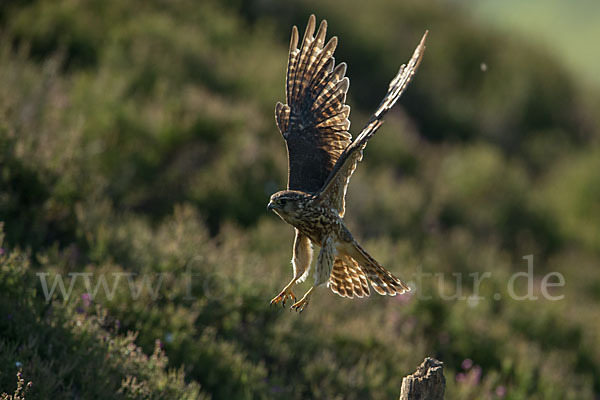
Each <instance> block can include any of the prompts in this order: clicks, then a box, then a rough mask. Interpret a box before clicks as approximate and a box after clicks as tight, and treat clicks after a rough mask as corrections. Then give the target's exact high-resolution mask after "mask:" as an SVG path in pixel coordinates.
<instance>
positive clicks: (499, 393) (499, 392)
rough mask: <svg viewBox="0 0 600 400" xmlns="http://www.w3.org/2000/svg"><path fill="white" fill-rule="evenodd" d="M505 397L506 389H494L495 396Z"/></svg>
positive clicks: (502, 387) (500, 387)
mask: <svg viewBox="0 0 600 400" xmlns="http://www.w3.org/2000/svg"><path fill="white" fill-rule="evenodd" d="M505 395H506V387H505V386H504V385H498V387H497V388H496V396H498V397H504V396H505Z"/></svg>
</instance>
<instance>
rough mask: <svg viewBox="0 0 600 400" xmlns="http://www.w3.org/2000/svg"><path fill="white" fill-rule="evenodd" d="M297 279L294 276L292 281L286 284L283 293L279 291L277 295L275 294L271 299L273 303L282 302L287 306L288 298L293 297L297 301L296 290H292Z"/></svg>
mask: <svg viewBox="0 0 600 400" xmlns="http://www.w3.org/2000/svg"><path fill="white" fill-rule="evenodd" d="M296 280H297V278H296V277H294V278H293V279H292V280H291V281H290V283H288V284H287V285H286V287H284V288H283V290H282V291H281V293H279V294H278V295H277V296H275V297H274V298H273V300H271V305H273V304H278V303H280V302H281V304H282V305H283V306H284V307H285V302H286V300H287V299H288V298H290V299H292V300H293V301H294V302H295V301H296V296H295V295H294V292H292V286H293V285H294V283H296Z"/></svg>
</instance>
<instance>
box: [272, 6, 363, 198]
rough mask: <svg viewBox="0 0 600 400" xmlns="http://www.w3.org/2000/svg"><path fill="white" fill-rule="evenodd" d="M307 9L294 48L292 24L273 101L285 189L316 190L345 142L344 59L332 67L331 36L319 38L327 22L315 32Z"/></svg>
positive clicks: (295, 33)
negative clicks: (284, 156)
mask: <svg viewBox="0 0 600 400" xmlns="http://www.w3.org/2000/svg"><path fill="white" fill-rule="evenodd" d="M315 24H316V19H315V16H314V15H311V16H310V18H309V20H308V26H307V27H306V32H305V33H304V39H303V40H302V45H301V47H300V49H298V48H297V45H298V29H297V28H296V27H295V26H294V28H293V29H292V39H291V42H290V53H289V59H288V66H287V79H286V101H287V104H285V105H284V104H281V103H277V105H276V107H275V119H276V121H277V126H278V127H279V130H280V131H281V134H282V135H283V137H284V139H285V141H286V144H287V151H288V189H292V190H300V191H303V192H308V193H316V192H317V191H319V189H321V188H322V187H323V184H324V183H325V180H326V179H327V177H328V176H329V175H330V173H331V171H332V170H333V168H334V166H335V164H336V162H337V160H338V158H339V157H340V155H341V154H342V152H343V151H344V149H345V148H346V147H347V146H348V145H349V144H350V142H351V139H352V136H351V135H350V134H349V133H348V129H349V128H350V121H349V120H348V116H349V115H350V107H349V106H347V105H345V104H344V103H345V101H346V92H347V91H348V85H349V80H348V78H345V77H344V74H345V73H346V64H345V63H341V64H339V65H338V66H337V67H335V68H334V64H335V60H334V58H333V52H334V50H335V47H336V46H337V38H336V37H333V38H331V40H329V42H327V44H325V33H326V31H327V22H326V21H325V20H324V21H323V22H321V25H320V26H319V30H318V31H317V35H316V36H313V34H314V32H315Z"/></svg>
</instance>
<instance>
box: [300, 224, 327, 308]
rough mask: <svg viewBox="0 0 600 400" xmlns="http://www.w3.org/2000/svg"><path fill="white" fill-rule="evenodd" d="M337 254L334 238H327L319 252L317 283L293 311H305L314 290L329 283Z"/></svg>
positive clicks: (316, 270)
mask: <svg viewBox="0 0 600 400" xmlns="http://www.w3.org/2000/svg"><path fill="white" fill-rule="evenodd" d="M335 254H336V250H335V244H334V238H333V236H327V237H326V238H325V239H324V240H323V245H322V246H321V251H320V252H319V257H318V258H317V264H316V266H315V283H314V285H313V286H312V287H311V288H310V289H308V291H307V292H306V294H305V295H304V296H303V297H302V299H300V301H298V302H296V303H294V304H293V305H292V309H294V310H296V311H298V312H302V311H304V309H305V308H306V306H307V305H308V301H309V300H310V296H311V294H312V292H313V290H314V289H315V288H316V287H317V286H319V285H322V284H324V283H327V281H329V277H330V276H331V270H332V269H333V260H334V259H335Z"/></svg>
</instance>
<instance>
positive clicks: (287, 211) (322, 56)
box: [267, 15, 427, 312]
mask: <svg viewBox="0 0 600 400" xmlns="http://www.w3.org/2000/svg"><path fill="white" fill-rule="evenodd" d="M315 27H316V19H315V16H314V15H311V16H310V18H309V20H308V26H307V28H306V31H305V32H304V38H303V39H302V43H301V45H300V48H298V29H297V28H296V26H294V27H293V29H292V39H291V41H290V50H289V58H288V64H287V77H286V101H287V104H282V103H280V102H278V103H277V105H276V107H275V119H276V122H277V127H278V128H279V131H280V132H281V134H282V135H283V138H284V139H285V142H286V145H287V152H288V185H287V190H282V191H279V192H277V193H275V194H273V195H272V196H271V199H270V202H269V204H268V206H267V209H268V210H272V211H274V212H275V213H276V214H277V215H279V217H281V219H283V220H284V221H285V222H287V223H288V224H290V225H292V226H293V227H294V228H295V233H296V237H295V239H294V247H293V254H292V266H293V273H294V276H293V278H292V280H291V281H290V282H289V284H288V285H286V286H285V288H284V289H283V290H282V291H281V293H279V295H277V296H276V297H275V298H274V299H273V300H271V304H277V303H279V302H282V304H283V305H284V306H285V302H286V300H287V299H291V300H293V301H294V304H293V305H292V309H294V310H296V311H300V312H301V311H302V310H304V308H305V307H306V305H307V304H308V302H309V300H310V296H311V294H312V293H313V290H314V288H315V287H317V286H320V285H323V284H327V285H328V286H329V287H330V288H331V290H332V291H333V292H334V293H337V294H339V295H340V296H342V297H349V298H352V297H354V296H357V297H363V296H369V294H370V291H369V283H370V284H371V286H372V287H373V289H374V290H375V291H376V292H377V293H379V294H381V295H386V294H387V295H390V296H395V295H396V294H401V293H404V292H406V291H409V290H410V288H409V287H408V286H407V285H406V284H405V283H404V282H402V281H401V280H400V279H398V278H396V277H395V276H393V275H392V274H391V273H390V272H389V271H388V270H386V269H385V268H384V267H383V266H381V265H380V264H379V263H378V262H377V261H376V260H375V259H374V258H373V257H371V256H370V255H369V254H368V253H367V252H366V250H365V249H363V248H362V247H361V246H360V245H359V244H358V242H357V241H356V240H355V239H354V238H353V237H352V234H351V233H350V231H349V230H348V228H346V225H345V224H344V221H343V217H344V213H345V196H346V189H347V188H348V182H349V180H350V177H351V176H352V173H353V172H354V170H355V169H356V165H357V164H358V162H359V161H360V160H361V159H362V155H363V149H364V148H365V146H366V144H367V141H368V140H369V139H370V138H371V137H372V136H373V135H374V134H375V132H376V131H377V129H378V128H379V127H380V126H381V124H382V122H383V121H382V117H383V116H384V114H385V113H386V112H387V111H388V110H389V109H390V108H391V107H392V106H393V105H394V104H395V103H396V101H397V100H398V98H399V97H400V95H401V94H402V92H403V91H404V89H406V87H407V85H408V83H409V82H410V80H411V78H412V77H413V75H414V73H415V70H416V69H417V67H418V65H419V63H420V61H421V57H422V56H423V52H424V50H425V38H426V37H427V32H425V35H423V39H421V42H420V44H419V45H418V47H417V48H416V50H415V52H414V54H413V56H412V58H411V59H410V61H409V62H408V64H406V65H402V66H401V67H400V70H399V72H398V74H397V75H396V76H395V77H394V79H393V80H392V81H391V83H390V85H389V88H388V91H387V94H386V95H385V97H384V98H383V100H382V101H381V103H380V104H379V107H378V108H377V111H375V113H374V114H373V115H372V116H371V118H370V119H369V121H368V122H367V124H366V125H365V127H364V128H363V130H362V131H361V132H360V134H359V135H358V136H357V137H356V138H355V139H354V140H352V136H351V135H350V133H349V132H348V130H349V128H350V121H349V120H348V116H349V114H350V107H349V106H348V105H346V104H345V100H346V92H347V91H348V85H349V80H348V78H347V77H344V75H345V73H346V64H345V63H341V64H338V65H337V66H336V65H335V60H334V57H333V52H334V50H335V48H336V46H337V37H333V38H331V39H330V40H329V41H328V42H327V43H325V34H326V30H327V21H325V20H323V21H322V22H321V24H320V26H319V29H318V31H317V34H316V36H315V35H314V32H315ZM313 244H315V245H317V246H320V247H321V250H320V252H319V255H318V257H317V262H316V265H315V274H314V279H315V281H314V285H313V286H312V287H311V288H310V289H309V290H308V291H307V292H306V294H305V295H304V297H302V299H301V300H299V301H296V296H295V295H294V293H293V291H292V287H293V286H294V284H296V283H300V282H303V281H304V280H305V279H306V278H307V276H308V274H309V270H310V265H311V261H312V256H313V250H312V246H313Z"/></svg>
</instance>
